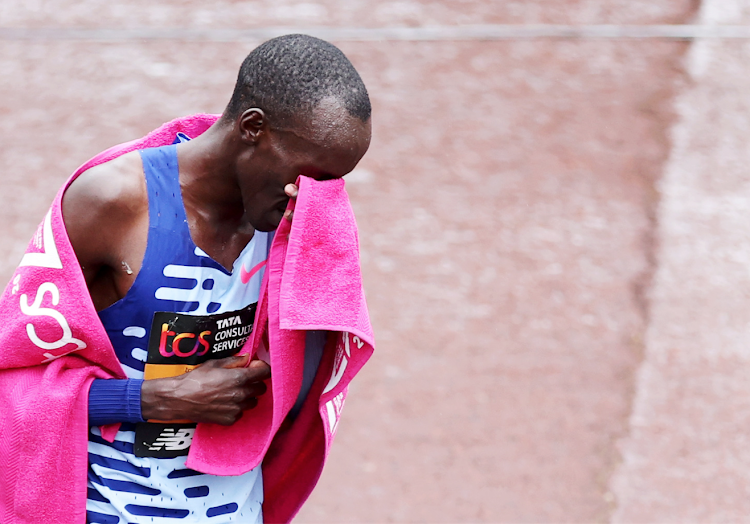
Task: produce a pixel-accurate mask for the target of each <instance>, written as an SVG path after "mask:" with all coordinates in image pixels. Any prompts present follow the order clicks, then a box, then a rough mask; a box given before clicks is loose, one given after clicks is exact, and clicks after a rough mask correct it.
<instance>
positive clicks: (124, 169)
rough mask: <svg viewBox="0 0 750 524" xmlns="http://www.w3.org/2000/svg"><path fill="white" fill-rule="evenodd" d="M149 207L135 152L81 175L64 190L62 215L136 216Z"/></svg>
mask: <svg viewBox="0 0 750 524" xmlns="http://www.w3.org/2000/svg"><path fill="white" fill-rule="evenodd" d="M144 205H145V206H148V192H147V189H146V180H145V177H144V175H143V164H142V163H141V158H140V155H139V154H138V152H137V151H133V152H131V153H126V154H124V155H122V156H120V157H117V158H115V159H114V160H111V161H109V162H106V163H104V164H100V165H98V166H94V167H92V168H91V169H88V170H87V171H85V172H83V173H81V175H80V176H78V178H76V179H75V180H74V181H73V182H72V183H71V184H70V186H69V187H68V189H67V190H66V191H65V195H64V196H63V216H64V217H65V219H66V223H67V218H68V217H69V216H70V217H74V216H78V215H89V214H108V213H113V212H114V213H116V214H118V215H123V214H125V215H127V214H129V213H138V212H139V211H141V210H142V207H143V206H144Z"/></svg>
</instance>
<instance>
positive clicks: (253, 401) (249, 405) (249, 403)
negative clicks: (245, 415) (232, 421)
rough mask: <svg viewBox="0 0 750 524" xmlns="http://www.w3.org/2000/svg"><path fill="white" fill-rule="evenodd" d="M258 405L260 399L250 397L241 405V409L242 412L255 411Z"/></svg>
mask: <svg viewBox="0 0 750 524" xmlns="http://www.w3.org/2000/svg"><path fill="white" fill-rule="evenodd" d="M257 405H258V399H257V398H255V397H248V398H247V399H245V401H243V402H242V404H240V409H241V410H242V411H247V410H248V409H253V408H254V407H256V406H257Z"/></svg>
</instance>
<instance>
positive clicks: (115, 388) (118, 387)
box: [89, 379, 144, 426]
mask: <svg viewBox="0 0 750 524" xmlns="http://www.w3.org/2000/svg"><path fill="white" fill-rule="evenodd" d="M142 384H143V380H138V379H124V380H119V379H94V382H93V383H92V384H91V389H90V390H89V425H90V426H103V425H106V424H115V423H117V422H143V421H144V419H143V417H142V414H141V386H142Z"/></svg>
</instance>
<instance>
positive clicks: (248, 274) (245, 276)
mask: <svg viewBox="0 0 750 524" xmlns="http://www.w3.org/2000/svg"><path fill="white" fill-rule="evenodd" d="M265 265H266V261H265V260H264V261H263V262H261V263H260V264H258V265H257V266H255V267H254V268H252V269H251V270H250V271H248V270H247V269H245V264H242V269H241V270H240V280H242V283H243V284H247V283H248V282H250V279H251V278H253V275H254V274H255V273H257V272H258V271H260V268H262V267H263V266H265Z"/></svg>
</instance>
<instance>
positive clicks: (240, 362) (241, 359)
mask: <svg viewBox="0 0 750 524" xmlns="http://www.w3.org/2000/svg"><path fill="white" fill-rule="evenodd" d="M248 360H250V355H247V354H245V355H239V356H234V357H227V358H221V359H218V360H216V361H215V362H216V367H221V368H225V369H233V368H244V367H245V366H247V361H248ZM209 362H210V361H209Z"/></svg>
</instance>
